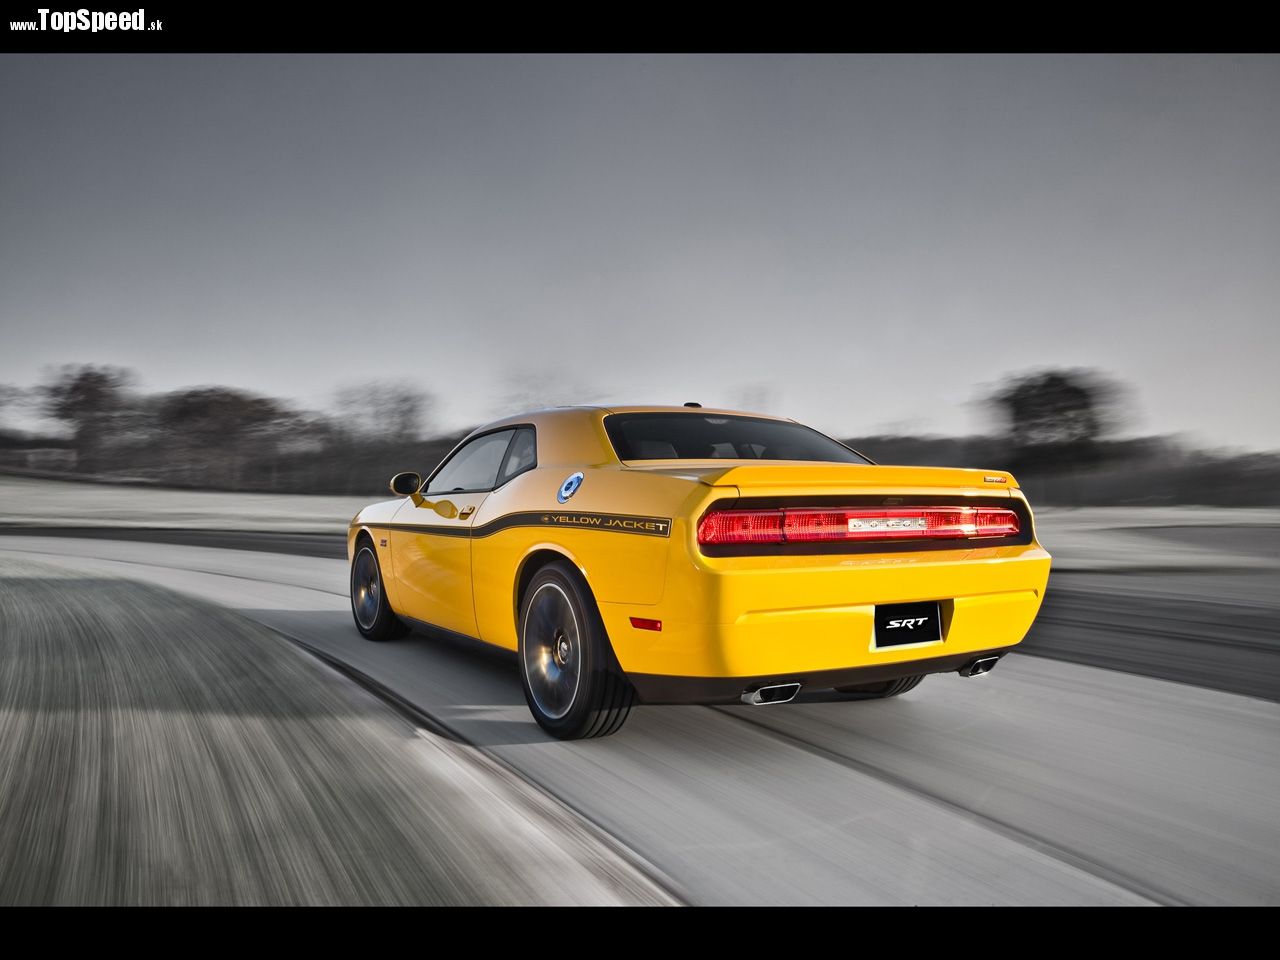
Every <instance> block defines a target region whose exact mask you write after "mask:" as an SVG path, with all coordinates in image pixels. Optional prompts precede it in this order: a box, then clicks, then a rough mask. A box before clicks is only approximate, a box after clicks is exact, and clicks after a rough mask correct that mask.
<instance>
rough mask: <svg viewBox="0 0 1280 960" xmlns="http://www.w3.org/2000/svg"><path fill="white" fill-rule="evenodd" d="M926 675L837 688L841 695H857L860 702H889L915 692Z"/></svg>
mask: <svg viewBox="0 0 1280 960" xmlns="http://www.w3.org/2000/svg"><path fill="white" fill-rule="evenodd" d="M924 676H925V675H924V674H923V673H922V674H920V675H918V676H915V677H899V678H898V679H897V680H881V681H880V682H879V683H857V684H853V685H852V686H848V687H836V690H837V691H839V692H840V693H849V694H854V695H856V697H857V699H859V700H887V699H888V698H889V697H896V696H898V695H899V694H903V693H906V692H907V691H908V690H914V689H915V688H916V687H918V686H920V681H921V680H923V679H924Z"/></svg>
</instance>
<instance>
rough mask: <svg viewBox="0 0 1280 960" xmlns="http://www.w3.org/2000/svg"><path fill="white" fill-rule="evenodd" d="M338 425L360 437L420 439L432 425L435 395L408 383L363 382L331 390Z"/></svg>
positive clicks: (368, 438) (397, 439)
mask: <svg viewBox="0 0 1280 960" xmlns="http://www.w3.org/2000/svg"><path fill="white" fill-rule="evenodd" d="M334 400H335V405H336V406H337V409H338V422H339V425H340V427H341V428H342V429H343V430H345V431H346V432H347V433H349V434H350V435H352V436H353V437H355V438H357V439H360V440H393V441H397V442H407V441H413V440H420V439H421V438H422V436H423V434H424V432H425V431H427V430H429V429H431V428H432V423H433V421H434V413H435V398H434V397H433V396H431V394H429V393H427V392H426V391H425V390H421V389H419V388H418V387H415V386H413V385H412V384H409V383H367V384H359V385H352V386H348V387H343V388H341V389H339V390H337V391H336V392H335V394H334Z"/></svg>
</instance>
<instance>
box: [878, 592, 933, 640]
mask: <svg viewBox="0 0 1280 960" xmlns="http://www.w3.org/2000/svg"><path fill="white" fill-rule="evenodd" d="M941 639H942V615H941V613H940V612H939V610H938V601H937V600H926V601H924V602H923V603H885V604H880V605H878V606H877V607H876V640H875V645H876V646H877V647H900V646H902V645H903V644H908V643H936V642H937V641H939V640H941Z"/></svg>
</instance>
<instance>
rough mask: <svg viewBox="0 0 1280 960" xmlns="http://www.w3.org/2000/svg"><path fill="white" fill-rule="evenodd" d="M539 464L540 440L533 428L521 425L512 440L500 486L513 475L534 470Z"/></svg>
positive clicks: (499, 482)
mask: <svg viewBox="0 0 1280 960" xmlns="http://www.w3.org/2000/svg"><path fill="white" fill-rule="evenodd" d="M537 465H538V441H537V437H536V436H535V434H534V432H533V430H532V429H531V428H529V427H521V428H520V429H519V430H517V431H516V438H515V439H514V440H512V441H511V450H510V451H509V452H508V453H507V462H506V464H505V465H504V466H503V468H502V475H501V476H500V477H498V486H502V484H504V483H506V482H507V481H508V480H510V479H511V478H512V477H514V476H516V475H518V474H521V473H524V472H525V471H526V470H532V469H533V468H534V467H536V466H537Z"/></svg>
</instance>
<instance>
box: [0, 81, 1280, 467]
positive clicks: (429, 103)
mask: <svg viewBox="0 0 1280 960" xmlns="http://www.w3.org/2000/svg"><path fill="white" fill-rule="evenodd" d="M0 90H2V91H3V93H4V96H3V97H2V98H0V382H7V383H16V384H29V383H32V382H34V381H35V380H37V379H38V378H39V376H40V373H41V369H42V367H44V366H45V365H48V364H57V363H66V362H97V363H114V364H121V365H125V366H129V367H133V368H135V369H136V370H137V371H138V372H139V374H140V375H141V379H142V383H143V385H144V386H145V387H148V388H151V389H167V388H172V387H178V386H183V385H190V384H199V383H225V384H231V385H236V386H241V387H246V388H250V389H253V390H259V391H263V392H268V393H272V394H276V395H281V396H287V397H292V398H294V399H295V400H297V401H298V402H299V403H302V404H305V405H308V406H314V407H320V406H324V405H325V404H326V403H327V402H328V400H329V398H330V396H331V394H332V391H333V389H334V388H336V387H337V386H340V385H349V384H353V383H360V382H363V381H368V380H375V379H376V380H409V381H412V382H414V383H415V384H418V385H420V386H422V387H424V388H426V389H428V390H430V391H432V392H434V393H436V394H437V395H438V396H439V397H440V407H439V411H440V416H441V419H442V421H443V425H445V426H458V425H463V424H467V423H474V422H477V421H479V420H482V419H489V418H491V417H492V416H496V415H499V414H502V413H505V412H508V411H509V409H510V408H511V407H512V405H513V404H519V403H524V402H528V401H529V400H531V399H536V400H540V401H545V402H553V403H560V402H582V401H616V402H623V401H639V402H648V401H657V402H677V403H678V402H682V401H685V400H700V401H702V402H703V403H704V404H707V405H710V404H723V405H744V404H745V405H748V406H751V407H760V406H763V407H766V408H767V409H768V410H769V411H770V412H775V413H781V414H785V415H788V416H794V417H797V418H799V419H802V420H806V421H809V422H811V423H812V424H814V425H815V426H818V427H819V428H822V429H824V430H826V431H827V432H830V433H835V434H837V435H841V436H847V435H852V434H863V433H868V432H879V431H885V430H892V431H913V432H969V431H972V430H976V429H980V428H981V427H982V426H983V425H984V424H983V419H982V415H981V410H980V409H979V407H978V406H977V405H975V404H974V403H973V402H972V401H973V400H974V398H975V397H977V396H978V395H979V394H980V390H981V387H982V385H983V384H990V383H993V382H996V381H998V380H999V379H1000V378H1001V377H1003V376H1005V375H1008V374H1010V373H1014V372H1018V371H1023V370H1026V369H1028V368H1035V367H1039V366H1046V365H1065V366H1089V367H1096V368H1099V369H1101V370H1104V371H1106V372H1108V373H1110V374H1112V375H1113V376H1115V377H1117V378H1118V379H1120V380H1122V381H1125V382H1126V383H1128V384H1130V385H1131V386H1132V388H1133V395H1132V402H1133V405H1134V410H1135V413H1136V415H1137V419H1136V421H1135V423H1134V429H1136V430H1139V431H1142V432H1184V433H1189V434H1191V435H1192V436H1193V437H1194V438H1195V439H1198V440H1200V441H1201V442H1205V443H1211V444H1215V445H1216V444H1233V445H1242V446H1250V447H1269V448H1280V416H1278V414H1280V409H1278V408H1280V404H1278V403H1277V400H1278V399H1280V389H1278V388H1277V385H1276V384H1277V377H1276V365H1277V359H1278V357H1280V58H1276V57H1207V58H1189V57H1124V58H1117V57H1030V58H1022V57H925V58H918V57H772V58H756V57H698V58H688V57H677V58H649V57H601V58H586V57H568V58H562V57H530V58H510V57H499V58H474V57H402V56H382V57H356V56H341V57H307V56H288V57H258V56H241V57H224V56H186V57H182V56H173V57H170V56H137V57H128V56H116V57H67V56H57V57H40V56H4V57H0Z"/></svg>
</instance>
